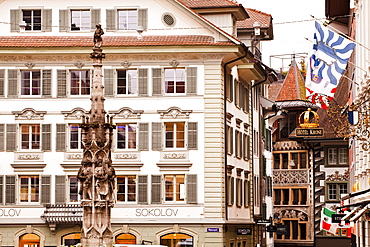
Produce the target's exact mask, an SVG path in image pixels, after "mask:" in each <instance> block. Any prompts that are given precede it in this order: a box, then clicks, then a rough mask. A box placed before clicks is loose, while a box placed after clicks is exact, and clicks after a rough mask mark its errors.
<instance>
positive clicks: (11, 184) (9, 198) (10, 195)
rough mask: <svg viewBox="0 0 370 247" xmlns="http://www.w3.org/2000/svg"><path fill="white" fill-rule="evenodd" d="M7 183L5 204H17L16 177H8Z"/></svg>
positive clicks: (6, 177) (6, 178)
mask: <svg viewBox="0 0 370 247" xmlns="http://www.w3.org/2000/svg"><path fill="white" fill-rule="evenodd" d="M5 183H6V184H5V204H15V175H6V176H5Z"/></svg>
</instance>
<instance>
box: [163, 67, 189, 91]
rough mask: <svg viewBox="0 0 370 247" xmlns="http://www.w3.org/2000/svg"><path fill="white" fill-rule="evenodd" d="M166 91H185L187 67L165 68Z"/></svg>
mask: <svg viewBox="0 0 370 247" xmlns="http://www.w3.org/2000/svg"><path fill="white" fill-rule="evenodd" d="M164 78H165V93H166V94H179V93H185V69H184V68H166V69H164Z"/></svg>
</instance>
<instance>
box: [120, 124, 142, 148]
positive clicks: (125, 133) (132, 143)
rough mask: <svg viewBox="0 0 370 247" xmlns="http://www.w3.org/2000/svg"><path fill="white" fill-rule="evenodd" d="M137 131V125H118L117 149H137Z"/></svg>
mask: <svg viewBox="0 0 370 247" xmlns="http://www.w3.org/2000/svg"><path fill="white" fill-rule="evenodd" d="M137 131H138V128H137V124H136V123H119V124H117V149H136V148H137V136H138V134H137Z"/></svg>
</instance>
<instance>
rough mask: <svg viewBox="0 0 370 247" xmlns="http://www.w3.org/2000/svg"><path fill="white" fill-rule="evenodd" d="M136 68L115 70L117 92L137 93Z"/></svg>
mask: <svg viewBox="0 0 370 247" xmlns="http://www.w3.org/2000/svg"><path fill="white" fill-rule="evenodd" d="M137 93H138V73H137V70H123V69H122V70H117V94H137Z"/></svg>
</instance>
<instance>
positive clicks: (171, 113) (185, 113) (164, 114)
mask: <svg viewBox="0 0 370 247" xmlns="http://www.w3.org/2000/svg"><path fill="white" fill-rule="evenodd" d="M157 112H158V113H159V114H160V115H161V118H166V119H168V118H172V119H178V118H180V119H181V118H182V119H185V118H189V115H190V113H192V112H193V111H192V110H181V109H180V108H179V107H175V106H174V107H170V108H168V109H167V110H158V111H157Z"/></svg>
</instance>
